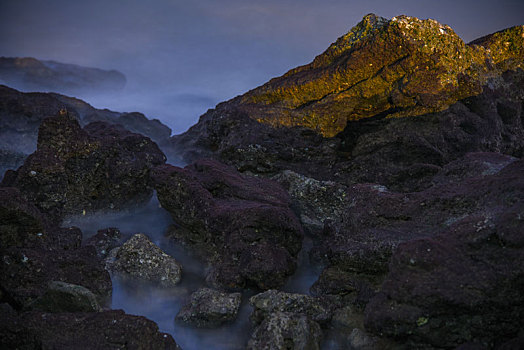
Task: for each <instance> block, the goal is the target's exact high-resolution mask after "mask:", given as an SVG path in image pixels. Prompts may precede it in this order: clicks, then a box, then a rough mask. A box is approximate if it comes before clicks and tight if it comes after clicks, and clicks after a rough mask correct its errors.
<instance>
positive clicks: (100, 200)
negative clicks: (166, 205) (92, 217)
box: [2, 112, 165, 221]
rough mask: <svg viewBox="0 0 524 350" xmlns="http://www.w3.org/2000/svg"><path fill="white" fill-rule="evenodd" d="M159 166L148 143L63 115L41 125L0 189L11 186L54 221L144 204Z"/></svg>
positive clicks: (158, 157)
mask: <svg viewBox="0 0 524 350" xmlns="http://www.w3.org/2000/svg"><path fill="white" fill-rule="evenodd" d="M164 162H165V156H164V155H163V153H162V152H161V151H160V150H159V149H158V147H157V146H156V144H154V143H153V142H152V141H151V140H150V139H148V138H146V137H143V136H141V135H138V134H133V133H130V132H128V131H126V130H124V129H122V128H118V127H115V126H111V125H108V124H104V123H100V122H98V123H92V124H89V125H88V126H86V127H85V128H84V129H82V128H80V126H79V124H78V122H77V121H76V119H75V118H73V117H72V116H70V115H68V114H67V112H64V113H62V114H60V115H58V116H55V117H52V118H48V119H46V120H45V121H44V122H43V123H42V125H41V126H40V130H39V136H38V150H37V151H36V152H35V153H33V154H31V155H30V156H29V157H28V159H27V160H26V161H25V163H24V165H23V166H22V167H20V168H19V169H18V171H17V172H16V174H13V175H10V176H9V178H4V181H3V183H2V184H3V185H4V186H12V187H17V188H18V189H19V190H20V191H21V193H22V194H23V195H24V196H25V197H26V198H27V199H28V200H29V201H31V202H32V203H34V204H35V205H36V206H37V207H38V208H39V209H40V210H41V211H42V212H44V213H47V214H50V215H51V216H52V217H53V218H54V219H55V220H56V221H59V220H60V219H61V218H62V217H63V216H64V215H68V214H80V213H85V212H91V211H95V210H100V209H121V208H123V207H126V206H132V205H138V204H141V203H144V202H146V201H147V200H149V198H150V197H151V195H152V188H151V187H150V185H149V171H150V169H151V168H152V167H153V166H156V165H160V164H163V163H164Z"/></svg>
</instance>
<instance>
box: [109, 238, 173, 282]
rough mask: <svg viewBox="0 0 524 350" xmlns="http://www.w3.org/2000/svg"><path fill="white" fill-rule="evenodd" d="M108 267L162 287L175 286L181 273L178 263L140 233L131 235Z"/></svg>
mask: <svg viewBox="0 0 524 350" xmlns="http://www.w3.org/2000/svg"><path fill="white" fill-rule="evenodd" d="M110 269H111V270H112V271H114V272H116V273H118V274H121V275H124V276H127V277H130V278H133V279H138V280H142V281H148V282H152V283H155V284H158V285H160V286H162V287H172V286H175V285H176V284H178V282H180V278H181V275H182V267H181V266H180V264H179V263H178V262H177V261H176V260H175V259H174V258H173V257H171V256H169V255H167V254H166V253H164V252H163V251H162V250H161V249H160V248H159V247H157V246H156V245H155V244H154V243H153V242H151V241H150V240H149V238H148V237H147V236H146V235H144V234H142V233H137V234H135V235H133V236H132V237H131V238H130V239H129V240H128V241H127V242H125V243H124V244H123V245H122V247H120V248H119V249H118V251H117V253H116V260H115V261H114V262H113V263H112V264H111V265H110Z"/></svg>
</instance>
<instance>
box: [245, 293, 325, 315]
mask: <svg viewBox="0 0 524 350" xmlns="http://www.w3.org/2000/svg"><path fill="white" fill-rule="evenodd" d="M249 303H250V304H251V305H252V306H253V308H254V310H253V313H252V314H251V321H253V323H255V324H259V323H261V322H262V320H263V319H265V318H267V317H268V316H269V315H270V314H271V313H273V312H292V313H296V314H303V315H305V316H307V317H308V318H309V319H311V320H313V321H316V322H318V323H320V324H325V323H327V322H328V321H329V320H330V319H331V315H332V310H331V309H330V307H329V304H328V303H327V302H326V301H325V300H321V299H320V298H314V297H311V296H309V295H304V294H295V293H286V292H281V291H277V290H274V289H272V290H268V291H265V292H264V293H260V294H257V295H255V296H252V297H251V298H250V299H249Z"/></svg>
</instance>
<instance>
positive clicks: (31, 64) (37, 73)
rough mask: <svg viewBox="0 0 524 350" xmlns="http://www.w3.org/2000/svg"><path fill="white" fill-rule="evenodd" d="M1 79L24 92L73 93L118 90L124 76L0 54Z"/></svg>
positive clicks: (123, 84)
mask: <svg viewBox="0 0 524 350" xmlns="http://www.w3.org/2000/svg"><path fill="white" fill-rule="evenodd" d="M0 82H1V83H2V84H6V85H9V86H13V87H15V88H18V89H23V90H26V91H55V92H62V93H69V94H76V93H79V92H87V91H96V92H98V93H99V92H109V91H118V90H121V89H123V88H124V86H125V84H126V77H125V76H124V75H123V74H122V73H120V72H118V71H116V70H102V69H98V68H91V67H82V66H78V65H75V64H65V63H60V62H55V61H40V60H37V59H36V58H32V57H24V58H20V57H0Z"/></svg>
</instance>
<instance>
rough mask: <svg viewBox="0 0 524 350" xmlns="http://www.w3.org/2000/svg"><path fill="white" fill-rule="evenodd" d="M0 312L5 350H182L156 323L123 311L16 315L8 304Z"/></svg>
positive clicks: (0, 339)
mask: <svg viewBox="0 0 524 350" xmlns="http://www.w3.org/2000/svg"><path fill="white" fill-rule="evenodd" d="M0 310H1V311H2V312H1V313H0V348H2V349H37V348H38V349H40V348H41V349H57V350H62V349H63V350H66V349H85V350H88V349H89V350H91V349H115V350H116V349H135V350H139V349H140V350H145V349H166V350H167V349H173V350H179V349H180V348H179V347H178V346H177V344H176V343H175V341H174V340H173V338H172V337H171V335H169V334H165V333H161V332H159V330H158V326H157V325H156V324H155V323H154V322H152V321H150V320H148V319H146V318H145V317H141V316H132V315H127V314H125V313H124V312H123V311H121V310H112V311H105V312H94V313H93V312H91V313H78V312H77V313H43V312H25V313H21V314H17V313H16V312H15V311H14V310H12V309H10V308H9V307H6V305H5V304H0Z"/></svg>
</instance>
